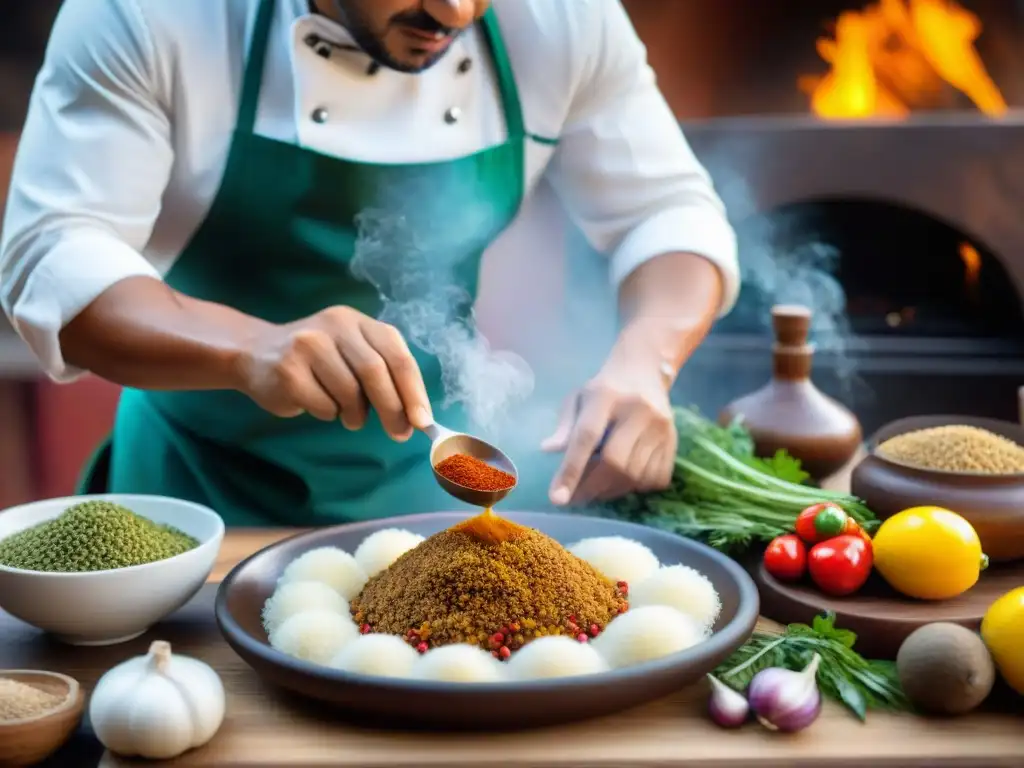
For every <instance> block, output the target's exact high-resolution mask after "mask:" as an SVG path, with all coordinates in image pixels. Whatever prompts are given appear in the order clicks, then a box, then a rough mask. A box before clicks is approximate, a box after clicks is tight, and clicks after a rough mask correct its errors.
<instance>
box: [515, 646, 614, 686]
mask: <svg viewBox="0 0 1024 768" xmlns="http://www.w3.org/2000/svg"><path fill="white" fill-rule="evenodd" d="M506 664H507V666H508V674H509V676H510V677H512V678H515V679H518V680H542V679H545V678H549V677H571V676H573V675H592V674H595V673H597V672H605V671H607V669H608V663H607V662H606V661H605V660H604V657H602V656H601V654H600V653H598V652H597V651H596V650H595V649H594V647H593V646H591V645H590V643H581V642H579V641H578V640H573V639H572V638H571V637H564V636H556V635H551V636H548V637H538V638H537V639H536V640H531V641H530V642H529V643H527V644H526V645H524V646H523V647H522V648H520V649H519V650H518V651H516V652H515V653H513V654H512V657H511V658H510V659H509V660H508V661H507V662H506Z"/></svg>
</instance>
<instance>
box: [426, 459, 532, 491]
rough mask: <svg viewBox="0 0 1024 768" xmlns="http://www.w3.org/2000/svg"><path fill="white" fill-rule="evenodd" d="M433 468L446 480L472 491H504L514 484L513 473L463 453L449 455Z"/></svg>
mask: <svg viewBox="0 0 1024 768" xmlns="http://www.w3.org/2000/svg"><path fill="white" fill-rule="evenodd" d="M434 469H436V470H437V473H438V474H439V475H441V477H443V478H445V479H446V480H450V481H451V482H453V483H458V484H459V485H461V486H463V487H465V488H472V489H473V490H474V491H504V490H505V489H506V488H511V487H512V486H513V485H515V484H516V478H515V476H514V475H510V474H509V473H508V472H502V471H501V470H500V469H498V468H497V467H492V466H491V465H490V464H488V463H487V462H485V461H481V460H480V459H477V458H475V457H473V456H467V455H466V454H464V453H456V454H454V455H453V456H449V457H448V458H447V459H445V460H444V461H441V462H439V463H438V464H437V465H436V466H435V467H434Z"/></svg>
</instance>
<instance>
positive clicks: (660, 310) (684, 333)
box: [609, 253, 724, 379]
mask: <svg viewBox="0 0 1024 768" xmlns="http://www.w3.org/2000/svg"><path fill="white" fill-rule="evenodd" d="M723 289H724V285H723V280H722V276H721V273H720V272H719V270H718V268H717V267H716V266H715V265H714V264H713V263H712V262H711V261H709V260H708V259H706V258H704V257H702V256H698V255H696V254H692V253H668V254H664V255H662V256H658V257H655V258H653V259H650V260H649V261H647V262H645V263H644V264H642V265H640V266H639V267H637V268H636V269H635V270H634V271H633V272H632V273H631V274H630V275H629V276H628V277H627V278H626V279H625V280H624V281H623V283H622V285H621V286H620V288H619V312H620V315H621V318H622V327H621V330H620V332H619V336H618V339H617V341H616V343H615V346H614V347H613V349H612V353H611V355H610V357H609V363H612V364H616V363H623V364H626V365H629V366H631V367H633V366H641V367H649V368H650V369H651V370H658V371H662V372H663V373H664V374H665V375H666V378H673V379H674V377H675V374H676V372H678V370H679V368H681V367H682V365H683V363H685V362H686V360H687V359H688V358H689V356H690V355H691V354H692V353H693V351H694V350H695V349H696V348H697V347H698V346H699V345H700V343H701V342H702V341H703V340H704V338H705V337H706V336H707V334H708V331H710V330H711V326H712V324H713V323H714V321H715V318H716V317H717V315H718V312H719V310H720V308H721V305H722V296H723Z"/></svg>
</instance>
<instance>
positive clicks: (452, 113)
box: [444, 107, 462, 125]
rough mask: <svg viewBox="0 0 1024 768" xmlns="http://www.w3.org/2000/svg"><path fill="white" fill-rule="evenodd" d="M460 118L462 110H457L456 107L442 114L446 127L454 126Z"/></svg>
mask: <svg viewBox="0 0 1024 768" xmlns="http://www.w3.org/2000/svg"><path fill="white" fill-rule="evenodd" d="M461 117H462V110H461V109H459V108H458V107H451V108H450V109H449V110H448V111H447V112H445V113H444V121H445V122H446V123H448V125H455V123H457V122H459V119H460V118H461Z"/></svg>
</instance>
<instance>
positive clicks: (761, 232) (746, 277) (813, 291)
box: [707, 157, 858, 395]
mask: <svg viewBox="0 0 1024 768" xmlns="http://www.w3.org/2000/svg"><path fill="white" fill-rule="evenodd" d="M715 159H717V158H713V159H711V161H710V162H708V164H707V165H708V169H709V172H711V173H712V175H713V176H714V178H715V181H716V186H717V189H718V193H719V195H720V196H721V198H722V200H723V202H724V203H725V206H726V209H727V211H728V214H729V218H730V220H731V221H732V222H733V225H734V226H735V227H736V228H737V231H738V233H739V249H740V269H741V274H742V280H743V285H744V291H745V293H748V295H749V293H750V292H751V289H753V294H754V295H755V296H756V297H757V299H758V300H757V301H756V302H755V304H756V306H750V307H749V308H747V309H748V311H750V312H752V313H756V317H757V318H758V319H759V322H761V323H763V327H764V328H765V329H769V328H770V327H771V314H770V307H771V306H772V305H774V304H801V305H803V306H805V307H807V308H808V309H810V311H811V313H812V320H811V335H812V339H813V341H814V343H815V344H816V346H817V349H818V350H819V352H822V353H825V354H826V355H828V356H829V359H830V362H831V363H832V365H833V366H834V368H835V372H836V374H837V376H838V377H839V380H840V383H841V384H842V386H843V388H844V389H845V390H846V392H845V393H844V394H846V395H849V394H850V392H851V386H852V385H853V384H854V383H856V382H857V381H858V380H857V378H856V366H855V361H854V359H853V357H852V356H851V355H850V354H849V352H850V342H851V340H852V338H853V335H852V331H851V327H850V321H849V316H848V315H847V307H846V292H845V291H844V290H843V286H842V284H841V283H840V282H839V280H838V279H837V278H836V268H837V267H838V265H839V258H840V256H841V254H840V252H839V249H838V248H837V247H836V246H835V245H834V244H831V243H828V242H827V241H825V240H824V238H823V237H822V235H821V233H815V232H813V228H812V227H809V226H808V224H809V221H808V220H807V218H806V216H805V215H804V214H803V213H802V212H800V211H786V212H780V211H769V212H767V214H766V212H764V211H761V210H760V209H759V208H758V206H757V202H756V200H755V199H754V196H753V194H752V192H751V190H750V187H749V185H748V184H747V182H746V181H745V180H744V179H743V178H741V177H740V175H739V174H738V173H737V168H738V166H737V162H736V158H735V157H733V158H731V159H730V160H729V162H728V165H727V167H724V168H722V167H716V163H715ZM737 311H742V310H740V308H737Z"/></svg>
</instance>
